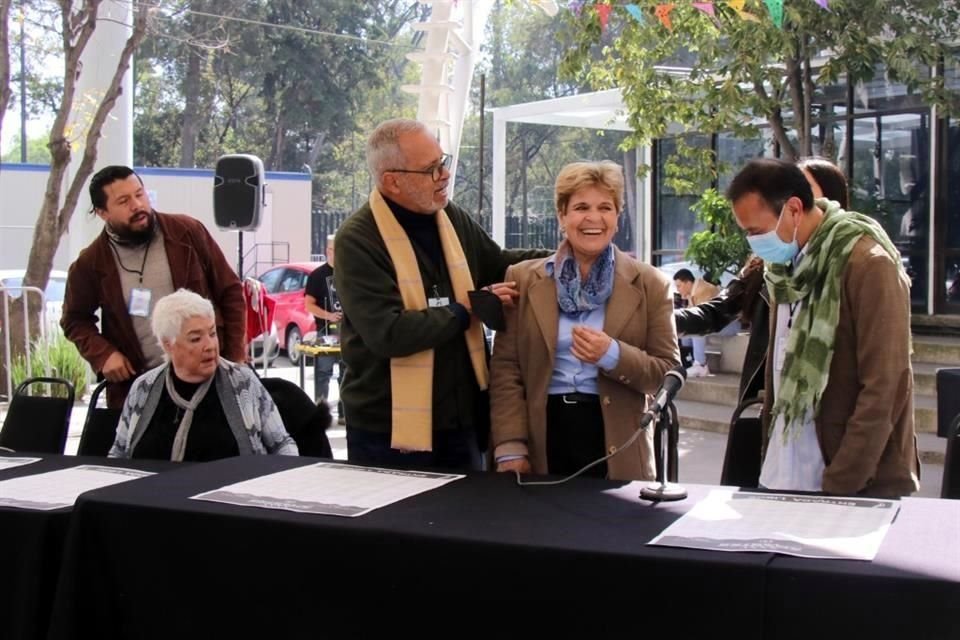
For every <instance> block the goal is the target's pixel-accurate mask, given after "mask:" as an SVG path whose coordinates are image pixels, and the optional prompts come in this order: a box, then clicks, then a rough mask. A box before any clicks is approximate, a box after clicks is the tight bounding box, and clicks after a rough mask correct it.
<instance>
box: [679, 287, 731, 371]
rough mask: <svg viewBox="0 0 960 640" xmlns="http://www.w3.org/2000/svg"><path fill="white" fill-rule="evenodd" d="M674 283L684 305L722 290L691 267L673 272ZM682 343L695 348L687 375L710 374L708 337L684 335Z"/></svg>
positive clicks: (693, 303)
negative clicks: (698, 275)
mask: <svg viewBox="0 0 960 640" xmlns="http://www.w3.org/2000/svg"><path fill="white" fill-rule="evenodd" d="M673 284H674V286H675V287H676V289H677V293H678V294H679V295H680V299H681V300H682V301H683V304H684V307H688V306H691V305H698V304H700V303H701V302H705V301H707V300H709V299H710V298H712V297H713V296H715V295H716V294H717V293H718V292H719V291H720V288H719V287H718V286H717V285H715V284H711V283H709V282H707V281H706V280H704V279H703V278H694V277H693V272H692V271H690V269H680V270H679V271H677V272H676V273H675V274H673ZM680 344H681V345H687V346H689V347H690V348H691V349H692V350H693V363H692V364H691V365H690V366H689V367H687V368H686V369H687V377H689V378H703V377H706V376H708V375H710V369H709V368H708V367H707V339H706V338H705V337H703V336H702V335H693V336H684V337H682V338H680Z"/></svg>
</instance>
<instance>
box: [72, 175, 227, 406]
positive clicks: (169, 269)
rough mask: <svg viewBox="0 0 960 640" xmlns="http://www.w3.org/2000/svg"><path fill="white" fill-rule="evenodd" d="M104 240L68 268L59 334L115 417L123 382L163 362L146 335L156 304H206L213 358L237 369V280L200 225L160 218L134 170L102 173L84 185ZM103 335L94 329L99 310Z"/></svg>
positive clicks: (125, 385) (178, 216) (127, 384)
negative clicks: (176, 297)
mask: <svg viewBox="0 0 960 640" xmlns="http://www.w3.org/2000/svg"><path fill="white" fill-rule="evenodd" d="M90 201H91V202H92V204H93V207H92V213H95V214H96V215H97V216H99V217H100V218H101V219H102V220H103V222H104V227H103V231H102V232H101V233H100V235H99V236H97V238H96V239H95V240H94V241H93V242H91V243H90V245H89V246H87V247H86V248H85V249H84V250H83V251H81V252H80V256H79V257H78V258H77V259H76V261H75V262H74V263H73V264H72V265H70V271H69V274H68V276H67V290H66V294H65V296H64V300H63V315H62V318H61V320H60V326H61V327H63V331H64V334H65V335H66V336H67V338H68V339H69V340H70V341H71V342H73V343H74V344H75V345H77V349H78V350H79V351H80V354H81V355H82V356H83V357H84V359H86V360H87V362H89V363H90V366H91V367H93V370H94V371H95V372H96V373H97V375H98V378H99V379H104V378H105V379H106V380H108V381H109V382H110V383H111V384H110V385H109V386H108V387H107V405H108V406H109V407H111V408H117V409H119V408H121V407H122V406H123V401H124V399H125V398H126V396H127V392H128V391H129V389H130V383H131V382H132V381H133V379H134V378H136V377H137V376H138V375H140V374H141V373H143V372H145V371H147V370H149V369H152V368H153V367H156V366H158V365H160V364H162V363H163V350H162V349H161V347H160V345H159V343H157V340H156V338H155V337H154V335H153V331H152V329H151V326H150V317H151V313H152V311H153V307H154V305H155V304H156V303H157V301H158V300H160V299H161V298H163V297H164V296H166V295H169V294H171V293H173V292H174V291H176V290H178V289H181V288H184V289H189V290H191V291H194V292H196V293H198V294H200V295H201V296H203V297H205V298H207V299H209V300H210V301H211V302H212V303H213V307H214V311H215V315H216V325H217V335H218V336H219V339H220V353H221V354H223V356H224V357H225V358H227V359H228V360H232V361H234V362H243V361H244V359H245V357H244V302H243V292H242V287H241V283H240V279H239V278H238V277H237V274H236V272H234V270H233V268H232V267H231V266H230V265H229V264H228V263H227V260H226V258H225V257H224V255H223V252H222V251H221V250H220V247H219V246H218V245H217V243H216V242H215V241H214V239H213V237H211V235H210V233H209V232H208V231H207V229H206V228H205V227H204V226H203V224H201V223H200V222H199V221H198V220H195V219H194V218H191V217H190V216H187V215H181V214H168V213H158V212H157V211H155V210H154V209H153V206H152V205H151V204H150V198H149V196H148V195H147V192H146V191H145V189H144V187H143V181H142V180H141V179H140V176H138V175H137V174H136V173H135V172H134V171H133V169H131V168H129V167H124V166H116V165H114V166H108V167H105V168H103V169H101V170H100V171H98V172H97V173H96V174H95V175H94V176H93V178H92V179H91V180H90ZM98 310H99V312H100V318H99V320H100V326H99V328H98V326H97V311H98Z"/></svg>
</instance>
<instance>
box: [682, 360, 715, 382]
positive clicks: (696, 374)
mask: <svg viewBox="0 0 960 640" xmlns="http://www.w3.org/2000/svg"><path fill="white" fill-rule="evenodd" d="M708 375H710V369H709V367H707V365H705V364H700V363H699V362H694V363H693V365H691V366H690V368H689V369H687V377H688V378H706V377H707V376H708Z"/></svg>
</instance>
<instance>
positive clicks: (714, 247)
mask: <svg viewBox="0 0 960 640" xmlns="http://www.w3.org/2000/svg"><path fill="white" fill-rule="evenodd" d="M693 210H694V212H695V213H696V214H697V220H699V221H700V222H702V223H703V224H704V226H705V227H706V228H705V229H704V230H703V231H698V232H697V233H695V234H693V236H692V237H691V238H690V244H689V245H688V246H687V251H686V254H685V257H686V258H687V259H688V260H689V261H690V262H692V263H694V264H695V265H697V266H698V267H700V268H701V269H702V270H703V273H704V278H705V279H706V280H708V281H710V282H713V283H715V284H718V283H719V282H720V276H721V275H722V274H723V272H725V271H726V272H728V273H732V274H736V273H737V272H738V271H739V269H740V267H742V266H743V265H744V264H745V263H746V261H747V257H748V256H749V255H750V245H749V244H747V239H746V236H745V235H744V233H743V231H742V230H741V229H740V228H739V227H738V226H737V223H736V221H735V220H734V217H733V212H732V211H731V209H730V202H729V201H727V199H726V198H725V197H723V196H722V195H721V194H719V193H718V192H717V190H716V189H707V190H706V191H705V192H704V193H703V195H702V196H701V197H700V200H698V201H697V203H696V204H695V205H693Z"/></svg>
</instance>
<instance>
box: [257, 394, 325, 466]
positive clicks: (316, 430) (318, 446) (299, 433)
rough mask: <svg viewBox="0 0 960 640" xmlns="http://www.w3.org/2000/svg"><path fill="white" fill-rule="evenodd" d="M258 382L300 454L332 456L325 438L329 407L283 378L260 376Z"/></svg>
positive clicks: (322, 456)
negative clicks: (317, 401)
mask: <svg viewBox="0 0 960 640" xmlns="http://www.w3.org/2000/svg"><path fill="white" fill-rule="evenodd" d="M260 382H261V383H262V384H263V386H264V388H265V389H266V390H267V392H268V393H269V394H270V397H272V398H273V402H274V404H276V405H277V411H279V412H280V418H281V419H282V420H283V425H284V426H285V427H286V429H287V433H289V434H290V436H291V437H292V438H293V439H294V440H295V441H296V443H297V449H299V450H300V455H302V456H314V457H317V458H333V449H331V448H330V440H329V439H328V438H327V428H328V427H329V426H330V422H331V416H330V407H328V406H327V404H326V403H325V402H321V403H320V404H319V405H317V404H314V402H313V400H311V399H310V396H308V395H307V393H306V392H305V391H304V390H303V389H301V388H300V387H298V386H297V385H296V384H294V383H293V382H290V381H289V380H284V379H283V378H261V379H260Z"/></svg>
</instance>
